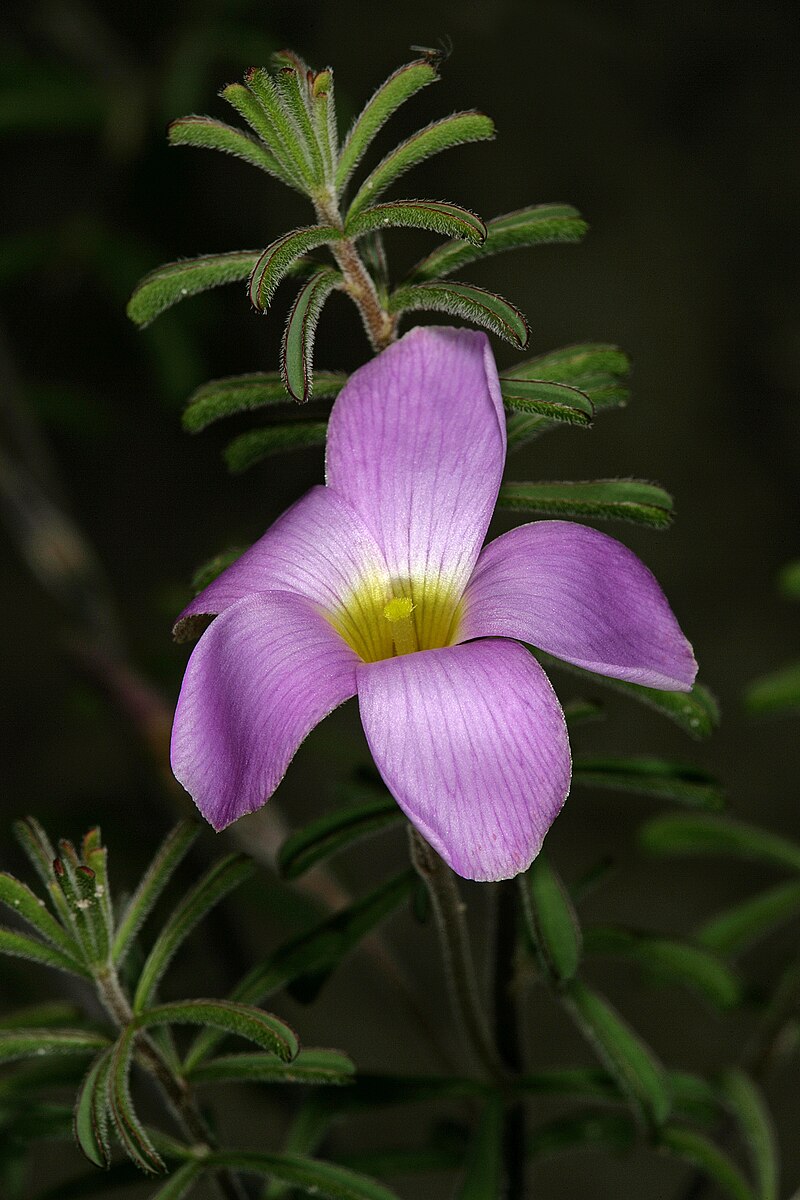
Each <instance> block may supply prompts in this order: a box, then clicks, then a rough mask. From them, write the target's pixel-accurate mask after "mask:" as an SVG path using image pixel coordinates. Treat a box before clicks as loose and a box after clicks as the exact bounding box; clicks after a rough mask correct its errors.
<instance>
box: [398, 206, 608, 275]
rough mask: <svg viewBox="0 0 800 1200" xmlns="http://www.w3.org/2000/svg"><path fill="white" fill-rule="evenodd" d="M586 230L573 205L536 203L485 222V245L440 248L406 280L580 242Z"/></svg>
mask: <svg viewBox="0 0 800 1200" xmlns="http://www.w3.org/2000/svg"><path fill="white" fill-rule="evenodd" d="M587 228H588V226H587V225H586V222H585V221H584V220H583V218H582V217H581V215H580V213H579V212H578V210H577V209H576V208H573V207H572V205H571V204H535V205H533V206H532V207H530V208H521V209H518V210H517V211H516V212H510V213H504V214H503V216H500V217H492V219H491V220H490V221H487V222H486V240H485V242H484V243H483V244H482V245H480V244H479V245H477V246H465V245H463V244H462V243H461V242H447V243H446V244H445V245H444V246H439V247H437V249H436V250H433V251H432V252H431V253H430V254H428V255H426V257H425V258H423V259H422V260H421V261H420V262H418V263H417V264H416V265H415V266H413V267H412V268H411V270H410V271H409V273H408V277H407V278H408V279H409V281H413V282H415V283H416V282H421V281H422V280H423V279H442V278H443V277H444V276H445V275H451V274H452V273H453V271H460V270H461V268H462V267H466V266H468V265H469V264H470V263H473V262H476V261H477V260H478V259H483V258H488V257H489V256H490V255H492V254H502V253H503V251H504V250H515V249H517V248H518V247H520V246H543V245H547V244H553V243H556V242H579V241H580V240H581V238H582V237H583V236H584V234H585V233H586V230H587Z"/></svg>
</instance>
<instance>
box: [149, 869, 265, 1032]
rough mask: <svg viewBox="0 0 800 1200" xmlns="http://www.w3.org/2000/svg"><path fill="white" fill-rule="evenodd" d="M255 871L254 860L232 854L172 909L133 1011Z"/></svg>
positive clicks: (150, 995) (150, 957) (206, 874)
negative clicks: (195, 931)
mask: <svg viewBox="0 0 800 1200" xmlns="http://www.w3.org/2000/svg"><path fill="white" fill-rule="evenodd" d="M254 870H255V864H254V863H253V861H252V860H251V859H249V858H245V857H244V856H243V855H241V854H229V855H228V856H227V857H226V858H223V859H221V860H220V861H219V862H217V863H214V865H213V866H211V867H209V869H208V871H206V873H205V875H204V876H203V877H202V878H201V879H200V880H199V881H198V882H197V883H196V884H195V886H194V887H193V888H192V889H191V891H190V892H188V893H187V895H186V896H185V897H184V898H183V900H182V901H181V902H180V904H179V905H178V906H177V908H175V909H173V912H172V915H171V916H170V917H169V919H168V921H167V923H166V924H165V925H164V927H163V928H162V930H161V933H160V934H159V936H158V939H157V941H156V943H155V945H154V946H153V948H152V950H151V951H150V953H149V954H148V956H147V959H146V961H145V964H144V966H143V967H142V971H141V975H140V976H139V982H138V984H137V987H136V994H135V996H134V999H133V1011H134V1012H141V1011H142V1009H145V1008H147V1007H148V1005H149V1004H150V1002H151V1000H152V999H153V996H154V995H155V992H156V988H157V987H158V984H159V981H160V980H161V978H162V976H163V974H164V972H165V971H166V969H167V967H168V966H169V964H170V963H171V961H172V959H173V957H174V955H175V953H176V951H177V950H178V947H179V946H180V945H181V943H182V942H183V941H184V940H185V939H186V938H187V937H188V936H189V934H190V933H191V932H192V930H193V929H194V927H195V925H197V924H198V922H199V921H202V919H203V917H204V916H205V915H206V913H207V912H208V911H209V910H210V909H211V908H213V907H214V905H215V904H218V903H219V901H220V900H222V899H223V897H224V896H227V895H228V893H229V892H231V891H233V889H234V888H235V887H238V886H239V884H240V883H242V882H243V881H244V880H245V879H248V878H249V877H250V876H251V875H252V874H253V871H254Z"/></svg>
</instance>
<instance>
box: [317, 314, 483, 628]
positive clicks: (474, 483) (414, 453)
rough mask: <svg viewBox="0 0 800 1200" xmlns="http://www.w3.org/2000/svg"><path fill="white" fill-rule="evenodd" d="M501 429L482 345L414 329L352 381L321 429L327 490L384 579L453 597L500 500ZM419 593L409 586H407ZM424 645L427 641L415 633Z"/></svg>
mask: <svg viewBox="0 0 800 1200" xmlns="http://www.w3.org/2000/svg"><path fill="white" fill-rule="evenodd" d="M504 461H505V418H504V415H503V403H502V398H501V395H500V386H499V383H498V380H497V369H496V367H495V364H494V359H493V357H492V354H491V350H490V348H489V343H488V340H487V338H486V335H485V334H483V333H477V332H475V331H473V330H467V329H450V328H441V329H440V328H421V327H419V328H416V329H413V330H411V332H410V333H407V334H406V335H405V337H403V338H401V339H400V341H399V342H396V343H395V344H394V345H393V346H390V347H389V348H388V350H384V351H383V353H382V354H379V355H378V357H377V358H375V359H373V360H372V361H371V362H369V363H367V364H366V365H365V366H363V367H361V368H360V369H359V370H358V371H356V372H355V374H354V375H352V376H351V378H350V380H349V381H348V383H347V384H346V385H345V387H344V388H343V390H342V392H341V394H340V395H339V397H338V398H337V400H336V403H335V404H334V406H333V412H332V413H331V418H330V423H329V425H328V448H327V462H326V473H327V480H328V484H329V486H330V487H331V488H333V489H334V491H336V492H337V493H338V494H339V495H341V496H343V497H345V499H347V500H348V501H349V503H350V504H351V505H352V506H353V508H355V509H356V510H357V511H358V512H359V514H360V515H361V517H362V518H363V520H364V521H365V522H366V524H367V525H368V526H369V528H370V529H371V530H372V532H373V533H374V534H375V536H376V538H377V540H378V542H379V544H380V546H381V548H382V549H383V552H384V554H385V556H386V560H387V563H388V566H389V570H390V572H391V574H392V576H393V577H394V578H395V579H396V580H398V581H399V582H401V583H411V584H412V591H413V592H414V599H415V602H417V601H422V607H423V609H425V608H428V609H430V611H433V609H432V608H431V606H430V604H428V605H426V604H425V597H424V596H422V595H421V594H420V592H419V591H418V590H417V589H418V588H419V587H420V586H421V585H422V584H423V583H424V584H427V585H428V586H429V587H436V585H437V583H438V581H439V579H440V577H441V579H442V583H443V584H444V587H445V590H447V591H449V592H450V593H455V594H456V599H457V598H458V597H459V596H460V595H461V592H462V590H463V588H464V587H465V586H466V583H467V580H468V579H469V575H470V572H471V571H472V568H473V567H474V565H475V562H476V559H477V557H478V553H479V551H480V547H481V545H482V543H483V539H484V537H485V536H486V530H487V528H488V526H489V520H490V518H491V515H492V511H493V509H494V504H495V501H496V499H497V492H498V489H499V486H500V478H501V475H502V473H503V464H504ZM415 585H416V586H415ZM421 635H422V640H423V642H424V641H425V640H426V638H425V633H424V631H421Z"/></svg>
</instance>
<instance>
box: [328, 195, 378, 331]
mask: <svg viewBox="0 0 800 1200" xmlns="http://www.w3.org/2000/svg"><path fill="white" fill-rule="evenodd" d="M314 207H315V208H316V212H317V218H318V220H319V221H321V222H323V223H325V224H328V225H334V226H335V227H336V228H337V229H342V228H343V227H344V222H343V221H342V214H341V212H340V211H339V206H338V202H337V200H336V198H335V197H334V195H333V194H327V193H326V194H325V195H324V196H320V197H317V198H315V200H314ZM330 249H331V253H332V254H333V257H334V258H335V260H336V265H337V266H338V268H339V270H340V271H341V272H342V275H343V276H344V290H345V292H346V293H347V295H348V296H349V297H350V299H351V300H352V301H353V303H354V304H355V306H356V308H357V309H358V311H359V313H360V314H361V320H362V321H363V323H364V329H365V330H366V332H367V337H368V338H369V341H370V345H371V346H372V349H373V350H374V351H375V352H376V353H378V352H379V351H381V350H385V349H386V347H387V346H389V345H391V343H392V342H393V341H394V340H395V337H396V336H397V317H394V316H392V315H391V313H388V312H387V311H386V309H385V308H384V307H383V305H382V304H381V300H380V296H379V295H378V291H377V288H376V287H375V283H374V281H373V279H372V276H371V275H370V273H369V271H368V270H367V268H366V267H365V266H364V262H363V260H362V258H361V255H360V254H359V253H358V250H357V249H356V244H355V242H354V241H352V240H351V239H350V238H343V239H342V241H340V242H333V243H332V244H331V247H330Z"/></svg>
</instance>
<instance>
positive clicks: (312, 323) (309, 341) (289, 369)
mask: <svg viewBox="0 0 800 1200" xmlns="http://www.w3.org/2000/svg"><path fill="white" fill-rule="evenodd" d="M341 282H342V276H341V275H340V274H339V272H338V271H332V270H329V269H327V268H326V269H324V270H322V271H318V272H317V274H316V275H312V276H311V278H310V279H309V280H308V282H307V283H304V284H303V286H302V288H301V289H300V291H299V292H298V294H297V298H296V300H295V302H294V304H293V305H292V309H291V311H290V313H289V318H288V320H287V322H286V328H285V329H284V331H283V339H282V341H281V377H282V379H283V384H284V387H285V389H286V391H287V392H288V393H289V394H290V396H292V397H293V398H294V399H295V400H297V401H299V402H300V403H301V404H305V403H306V401H307V400H310V399H311V391H312V387H313V381H314V380H313V357H314V338H315V337H316V333H317V323H318V321H319V318H320V313H321V312H322V308H323V305H324V304H325V301H326V300H327V299H328V297H329V296H330V294H331V292H332V291H333V290H334V288H336V287H338V286H339V285H340V284H341Z"/></svg>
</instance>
